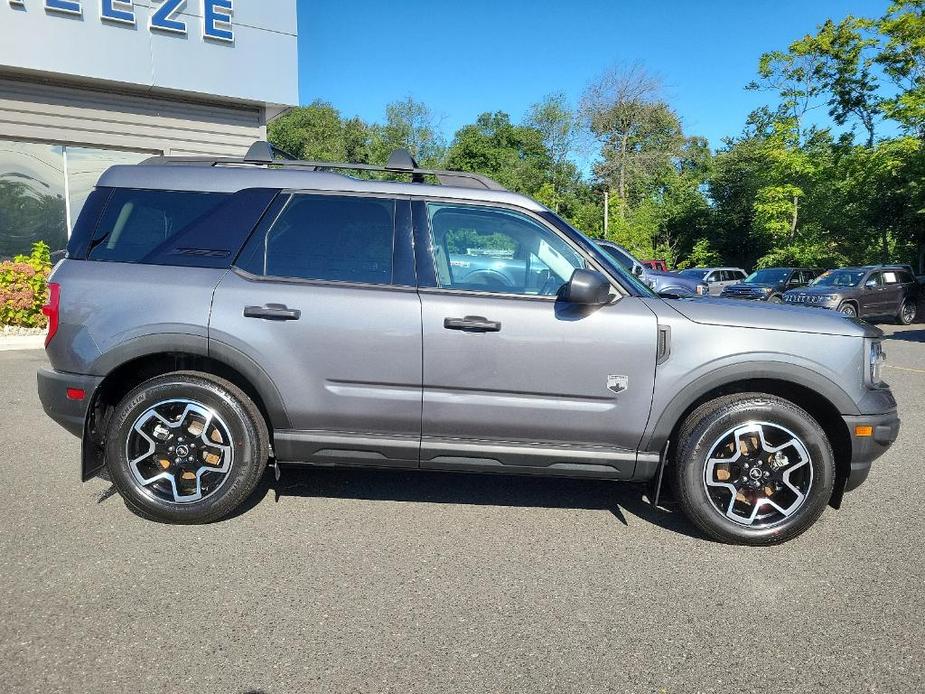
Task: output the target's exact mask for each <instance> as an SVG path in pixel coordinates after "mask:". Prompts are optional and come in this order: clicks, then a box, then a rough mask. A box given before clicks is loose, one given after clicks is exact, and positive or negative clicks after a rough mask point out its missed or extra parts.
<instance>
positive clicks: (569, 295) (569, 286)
mask: <svg viewBox="0 0 925 694" xmlns="http://www.w3.org/2000/svg"><path fill="white" fill-rule="evenodd" d="M609 297H610V281H609V280H608V279H607V278H606V277H604V275H602V274H601V273H599V272H595V271H594V270H582V269H581V268H579V269H577V270H575V272H573V273H572V278H571V279H570V280H569V281H568V282H566V283H565V284H563V285H562V289H561V290H560V292H559V298H560V299H562V301H567V302H568V303H570V304H580V305H583V306H601V305H603V304H606V303H607V300H608V298H609Z"/></svg>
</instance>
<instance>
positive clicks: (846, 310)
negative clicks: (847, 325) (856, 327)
mask: <svg viewBox="0 0 925 694" xmlns="http://www.w3.org/2000/svg"><path fill="white" fill-rule="evenodd" d="M838 312H839V313H843V314H844V315H846V316H849V317H851V318H857V317H858V310H857V309H856V308H855V307H854V304H842V305H841V306H839V307H838Z"/></svg>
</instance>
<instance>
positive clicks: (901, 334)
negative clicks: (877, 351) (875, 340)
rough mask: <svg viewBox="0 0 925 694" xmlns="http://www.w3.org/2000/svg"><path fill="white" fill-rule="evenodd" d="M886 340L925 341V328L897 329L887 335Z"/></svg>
mask: <svg viewBox="0 0 925 694" xmlns="http://www.w3.org/2000/svg"><path fill="white" fill-rule="evenodd" d="M883 339H884V340H899V341H900V342H925V330H922V329H921V328H919V329H915V330H897V331H896V332H894V333H893V334H891V335H885V336H884V338H883Z"/></svg>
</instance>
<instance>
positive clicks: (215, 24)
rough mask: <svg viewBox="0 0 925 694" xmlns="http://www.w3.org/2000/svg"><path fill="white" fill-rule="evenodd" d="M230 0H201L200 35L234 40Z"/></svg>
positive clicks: (232, 9)
mask: <svg viewBox="0 0 925 694" xmlns="http://www.w3.org/2000/svg"><path fill="white" fill-rule="evenodd" d="M233 14H234V6H233V4H232V0H202V35H203V36H204V37H205V38H207V39H218V40H219V41H232V42H233V41H234V31H233V30H232V28H231V15H233Z"/></svg>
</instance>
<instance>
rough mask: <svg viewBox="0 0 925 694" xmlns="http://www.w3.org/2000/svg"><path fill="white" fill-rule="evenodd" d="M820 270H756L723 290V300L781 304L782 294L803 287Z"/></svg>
mask: <svg viewBox="0 0 925 694" xmlns="http://www.w3.org/2000/svg"><path fill="white" fill-rule="evenodd" d="M820 272H822V271H821V270H812V269H810V268H801V267H769V268H765V269H763V270H756V271H755V272H753V273H752V274H750V275H749V276H748V277H746V278H745V280H744V281H742V282H741V283H739V284H733V285H730V286H728V287H725V288H723V293H722V296H723V298H725V299H750V300H752V301H767V302H770V303H772V304H780V303H782V302H783V300H784V299H783V294H784V292H786V291H787V290H789V289H796V288H798V287H805V286H806V285H807V284H809V283H810V282H812V281H813V280H814V279H816V277H818V276H819V273H820Z"/></svg>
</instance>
